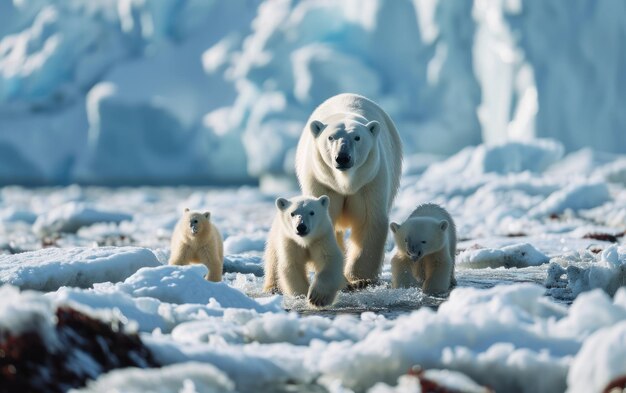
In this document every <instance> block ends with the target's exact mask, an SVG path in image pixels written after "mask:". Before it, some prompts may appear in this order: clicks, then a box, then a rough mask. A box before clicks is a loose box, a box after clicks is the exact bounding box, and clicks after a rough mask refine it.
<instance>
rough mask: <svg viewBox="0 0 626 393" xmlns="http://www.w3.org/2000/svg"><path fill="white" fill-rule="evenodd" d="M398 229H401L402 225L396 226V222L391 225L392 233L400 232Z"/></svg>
mask: <svg viewBox="0 0 626 393" xmlns="http://www.w3.org/2000/svg"><path fill="white" fill-rule="evenodd" d="M398 228H400V225H398V224H396V223H395V222H392V223H391V224H389V229H391V232H393V233H396V232H398Z"/></svg>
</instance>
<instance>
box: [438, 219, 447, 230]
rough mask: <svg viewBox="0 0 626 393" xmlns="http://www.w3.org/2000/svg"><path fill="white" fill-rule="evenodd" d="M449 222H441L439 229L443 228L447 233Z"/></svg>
mask: <svg viewBox="0 0 626 393" xmlns="http://www.w3.org/2000/svg"><path fill="white" fill-rule="evenodd" d="M448 225H449V224H448V221H446V220H443V221H441V222H439V228H441V230H442V231H445V230H446V229H448Z"/></svg>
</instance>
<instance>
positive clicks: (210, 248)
mask: <svg viewBox="0 0 626 393" xmlns="http://www.w3.org/2000/svg"><path fill="white" fill-rule="evenodd" d="M171 247H172V253H171V255H170V260H169V264H170V265H187V264H189V263H202V264H204V265H206V267H207V268H208V269H209V274H208V275H207V279H208V280H209V281H215V282H220V281H222V265H223V264H224V245H223V242H222V235H221V234H220V232H219V231H218V230H217V228H216V227H215V225H213V223H212V222H211V213H209V212H205V213H199V212H192V211H189V209H185V212H184V213H183V216H182V217H181V219H180V220H179V221H178V223H177V224H176V228H174V233H173V234H172V243H171Z"/></svg>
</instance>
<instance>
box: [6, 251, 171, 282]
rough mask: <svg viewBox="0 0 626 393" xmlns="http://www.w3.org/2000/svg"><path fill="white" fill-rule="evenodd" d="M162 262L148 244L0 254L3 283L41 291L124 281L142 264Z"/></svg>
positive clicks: (142, 265) (149, 264) (153, 264)
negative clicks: (138, 246) (147, 246)
mask: <svg viewBox="0 0 626 393" xmlns="http://www.w3.org/2000/svg"><path fill="white" fill-rule="evenodd" d="M160 265H161V264H160V263H159V261H158V260H157V258H156V256H155V255H154V254H153V253H152V252H151V251H150V250H148V249H145V248H137V247H101V248H82V247H76V248H67V249H61V248H46V249H43V250H38V251H32V252H25V253H21V254H15V255H2V256H0V283H2V284H12V285H15V286H18V287H20V288H22V289H36V290H41V291H54V290H56V289H58V288H59V287H61V286H74V287H82V288H86V287H90V286H92V285H93V284H94V283H99V282H106V281H112V282H117V281H122V280H124V279H126V278H127V277H129V276H131V275H132V274H133V273H135V272H136V271H137V270H138V269H140V268H142V267H146V266H160Z"/></svg>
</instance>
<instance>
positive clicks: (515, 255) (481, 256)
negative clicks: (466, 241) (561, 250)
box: [456, 243, 550, 269]
mask: <svg viewBox="0 0 626 393" xmlns="http://www.w3.org/2000/svg"><path fill="white" fill-rule="evenodd" d="M549 261H550V258H548V257H547V256H546V255H545V254H543V253H542V252H541V251H539V250H537V249H536V248H535V247H533V246H532V245H531V244H528V243H521V244H514V245H511V246H506V247H503V248H501V249H491V248H483V249H477V250H465V251H463V252H461V253H460V254H459V255H458V256H457V259H456V264H457V267H460V268H470V269H483V268H487V267H490V268H498V267H505V268H511V267H516V268H523V267H528V266H538V265H541V264H544V263H548V262H549Z"/></svg>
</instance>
